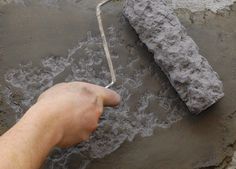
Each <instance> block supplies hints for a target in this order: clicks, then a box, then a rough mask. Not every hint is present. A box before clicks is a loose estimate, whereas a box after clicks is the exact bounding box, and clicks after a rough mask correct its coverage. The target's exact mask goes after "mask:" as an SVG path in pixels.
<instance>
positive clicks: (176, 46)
mask: <svg viewBox="0 0 236 169" xmlns="http://www.w3.org/2000/svg"><path fill="white" fill-rule="evenodd" d="M124 15H125V16H126V18H128V20H129V22H130V24H131V25H132V27H133V28H134V29H135V30H136V32H137V33H138V34H139V37H140V39H141V40H142V41H143V42H144V43H145V44H146V45H147V47H148V49H149V50H150V51H151V52H153V53H154V58H155V61H156V62H157V63H158V65H159V66H160V67H161V69H162V71H163V72H164V73H165V74H166V75H167V77H168V78H169V80H170V82H171V84H172V86H173V87H174V88H175V89H176V91H177V93H178V94H179V96H180V97H181V99H182V100H183V101H184V102H185V103H186V105H187V107H188V108H189V110H190V111H191V112H192V113H195V114H198V113H200V112H201V111H203V110H205V109H207V108H208V107H209V106H211V105H212V104H214V103H215V102H216V101H218V100H219V99H220V98H222V97H223V96H224V93H223V84H222V82H221V81H220V80H219V76H218V74H217V73H216V72H215V71H214V70H213V69H212V67H211V66H210V65H209V63H208V61H207V60H206V59H205V58H204V57H203V56H201V55H200V54H199V49H198V47H197V45H196V44H195V42H194V41H193V40H192V38H191V37H189V36H188V35H187V33H186V30H185V28H184V27H183V26H182V25H181V23H180V21H179V19H178V18H177V16H176V15H175V14H174V11H173V10H172V9H170V8H169V7H168V6H167V4H166V2H165V1H164V0H126V1H125V5H124Z"/></svg>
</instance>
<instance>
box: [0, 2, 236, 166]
mask: <svg viewBox="0 0 236 169" xmlns="http://www.w3.org/2000/svg"><path fill="white" fill-rule="evenodd" d="M18 2H19V1H18ZM95 2H96V3H95ZM98 2H100V1H99V0H95V1H94V0H81V1H72V0H71V1H70V0H68V1H59V0H58V1H54V0H51V1H43V0H42V1H34V0H32V1H21V3H15V2H10V3H9V4H4V5H2V6H1V7H0V12H1V15H0V26H1V32H0V37H1V38H0V46H1V48H0V55H1V60H0V63H1V68H0V73H1V77H0V79H2V81H1V85H0V88H1V96H0V112H1V113H0V118H1V119H0V120H1V121H4V124H2V123H1V128H3V130H5V128H7V127H5V126H2V125H6V126H10V125H12V124H13V123H14V122H15V121H17V120H19V119H20V118H21V116H22V115H23V114H24V112H25V111H26V110H27V109H28V108H29V107H30V106H31V105H32V104H33V103H34V102H35V100H36V99H37V96H38V95H39V94H40V93H41V92H42V91H44V90H46V89H47V88H49V87H51V86H52V85H53V84H56V83H59V82H63V81H68V82H69V81H75V80H78V81H86V82H91V83H95V84H99V85H102V86H106V85H107V84H108V83H109V82H110V73H109V69H108V67H107V63H106V60H105V54H104V52H103V48H102V40H101V38H100V34H99V30H98V27H97V21H96V15H95V7H96V4H97V3H98ZM122 4H123V1H118V2H111V3H109V4H107V5H106V6H105V7H104V8H103V15H102V16H103V18H104V27H105V30H106V35H107V38H108V42H109V46H110V50H111V54H112V59H113V62H114V67H115V71H116V74H117V80H118V81H117V84H116V85H114V87H113V89H114V90H115V91H117V92H118V93H119V94H121V96H122V98H123V100H122V103H121V105H120V106H118V107H117V108H114V109H113V108H109V109H106V110H105V112H104V114H103V115H102V117H101V121H100V123H99V128H98V130H97V131H96V132H95V133H94V134H93V135H92V136H91V138H90V140H89V141H87V142H84V143H82V144H80V145H78V146H76V147H73V148H70V149H58V148H56V149H55V150H54V151H53V152H52V153H51V155H50V156H49V157H48V159H47V161H46V162H45V165H44V166H43V167H42V168H45V169H60V168H61V169H78V168H79V169H85V168H86V169H111V168H116V169H118V168H120V169H137V168H138V169H150V168H152V169H159V168H171V169H179V168H182V169H190V168H201V167H207V166H218V165H219V164H220V163H221V162H222V160H223V159H224V158H225V156H231V155H232V154H231V153H230V152H231V151H229V150H232V149H231V147H230V146H228V145H231V144H232V143H233V142H234V140H236V139H235V138H236V137H235V134H234V133H233V131H235V130H234V129H236V127H235V126H234V123H233V121H234V120H235V118H236V117H235V115H234V113H233V112H234V110H236V109H235V106H234V104H232V103H233V101H232V100H233V99H234V98H235V96H234V94H236V91H235V89H234V88H233V86H234V85H235V80H234V79H232V78H230V77H231V76H233V75H234V74H235V73H234V71H232V70H231V69H225V68H224V69H222V63H225V62H224V60H225V61H229V62H226V63H225V64H226V65H228V66H227V68H228V67H230V66H231V67H234V66H233V64H234V61H232V58H233V53H234V51H233V50H234V47H233V44H234V43H232V42H234V41H233V38H231V37H234V32H233V31H231V30H232V29H233V28H234V26H233V25H234V23H232V22H228V20H230V19H227V17H223V16H222V18H220V19H219V18H217V20H219V22H217V21H216V20H215V19H214V17H215V16H214V15H211V14H208V15H209V20H207V22H208V23H207V24H206V25H201V24H199V23H197V22H196V23H193V22H192V21H191V22H190V21H189V18H188V15H191V14H189V13H185V12H183V13H179V16H180V18H181V17H182V18H181V21H183V24H184V25H185V26H186V28H187V31H188V32H189V35H190V36H192V37H193V38H194V40H196V43H197V44H198V45H199V47H200V52H203V53H204V56H206V57H207V59H208V60H209V62H210V63H211V64H212V65H213V67H214V69H215V70H216V71H217V72H218V73H219V75H220V76H221V77H223V78H222V80H223V82H224V84H225V94H226V95H225V97H224V98H223V99H222V100H221V101H220V102H219V103H218V104H217V105H214V106H213V107H211V108H210V109H209V110H207V111H206V112H205V113H204V115H200V116H196V117H195V116H192V115H190V113H189V111H188V109H187V107H186V106H185V104H184V103H183V102H182V101H181V99H180V98H179V96H178V95H177V93H176V92H175V90H174V89H173V87H172V86H171V84H170V83H169V81H168V79H167V78H166V76H165V74H164V73H163V72H162V71H161V69H160V68H159V67H158V65H157V64H156V63H155V61H154V59H153V55H152V54H151V53H149V52H148V50H147V48H146V46H145V45H144V44H142V43H141V42H140V41H139V38H138V36H137V35H136V33H135V31H134V30H133V29H132V27H131V26H130V25H129V23H128V22H127V21H126V19H125V18H124V17H123V15H122ZM208 15H207V16H208ZM16 16H17V17H16ZM228 17H230V16H228ZM231 17H233V18H234V17H236V16H235V14H234V13H233V14H232V15H231ZM212 18H213V19H212ZM231 19H232V18H231ZM192 20H193V21H195V20H197V21H199V20H200V21H202V19H201V15H200V16H197V18H194V17H193V19H192ZM204 22H205V21H204ZM221 22H222V23H224V24H227V25H228V27H227V28H222V27H221V26H217V29H210V28H211V26H212V25H221ZM15 25H17V26H15ZM231 28H232V29H231ZM221 29H222V30H224V31H223V32H222V31H221ZM229 32H230V33H229ZM206 34H208V38H207V39H204V37H205V36H206ZM214 34H217V35H218V34H220V35H219V41H220V42H221V41H224V43H217V45H219V46H217V49H216V51H214V50H212V49H213V46H214V45H213V44H212V43H209V41H210V42H214V41H215V39H214V37H215V36H214ZM202 39H204V41H203V40H202ZM217 40H218V36H217ZM226 43H227V44H229V45H228V46H227V48H226V46H224V45H223V44H226ZM230 44H231V45H230ZM215 52H216V53H215ZM231 53H232V54H231ZM223 56H224V57H225V58H224V59H223ZM229 65H230V66H229ZM235 77H236V76H235ZM232 98H233V99H232ZM8 128H9V127H8ZM193 152H194V153H193ZM176 154H178V156H176Z"/></svg>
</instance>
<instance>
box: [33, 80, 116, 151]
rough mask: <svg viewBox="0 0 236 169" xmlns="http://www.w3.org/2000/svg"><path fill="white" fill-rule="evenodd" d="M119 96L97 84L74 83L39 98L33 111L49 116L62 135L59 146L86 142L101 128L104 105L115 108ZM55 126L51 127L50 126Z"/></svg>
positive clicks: (54, 88) (49, 90)
mask: <svg viewBox="0 0 236 169" xmlns="http://www.w3.org/2000/svg"><path fill="white" fill-rule="evenodd" d="M119 102H120V96H119V95H118V94H117V93H116V92H114V91H112V90H109V89H106V88H103V87H99V86H96V85H92V84H88V83H82V82H72V83H61V84H58V85H56V86H54V87H52V88H50V89H48V90H47V91H45V92H44V93H42V94H41V95H40V97H39V98H38V101H37V103H36V104H35V105H34V106H33V107H34V109H35V108H36V109H41V110H42V111H40V112H42V114H44V115H45V116H48V118H50V119H51V120H50V121H49V122H50V123H53V124H55V125H53V126H54V127H55V130H56V132H58V134H59V135H60V137H59V140H58V141H57V146H59V147H69V146H72V145H75V144H78V143H79V142H81V141H84V140H87V139H88V138H89V135H90V134H91V132H93V131H94V130H95V129H96V128H97V125H98V120H99V117H100V116H101V114H102V112H103V107H104V106H116V105H118V104H119ZM50 125H52V124H50Z"/></svg>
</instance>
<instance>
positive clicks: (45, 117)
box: [0, 105, 60, 169]
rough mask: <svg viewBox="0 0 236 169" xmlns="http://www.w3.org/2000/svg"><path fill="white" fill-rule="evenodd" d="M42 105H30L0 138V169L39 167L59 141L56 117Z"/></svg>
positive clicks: (32, 168)
mask: <svg viewBox="0 0 236 169" xmlns="http://www.w3.org/2000/svg"><path fill="white" fill-rule="evenodd" d="M43 107H44V106H37V105H36V106H33V107H32V108H31V109H30V110H29V111H28V112H27V113H26V114H25V116H24V117H23V118H22V119H21V120H20V121H19V122H18V123H17V124H16V125H15V126H14V127H13V128H11V129H10V130H9V131H8V132H7V133H5V134H4V135H3V136H2V137H1V138H0V156H1V161H0V169H3V168H7V169H16V168H17V169H38V168H39V167H40V165H41V164H42V163H43V161H44V160H45V158H46V157H47V155H48V153H49V152H50V151H51V149H52V148H53V147H54V146H55V145H56V144H57V143H58V141H59V140H60V133H59V132H57V131H55V129H57V128H58V126H55V125H56V124H58V123H55V120H56V118H55V117H53V114H50V112H46V111H48V110H44V109H43ZM49 116H51V117H49Z"/></svg>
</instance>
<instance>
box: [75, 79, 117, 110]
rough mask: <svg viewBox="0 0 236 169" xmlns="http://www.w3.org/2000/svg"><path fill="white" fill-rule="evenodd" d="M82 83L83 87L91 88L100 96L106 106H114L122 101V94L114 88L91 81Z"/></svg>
mask: <svg viewBox="0 0 236 169" xmlns="http://www.w3.org/2000/svg"><path fill="white" fill-rule="evenodd" d="M75 83H76V82H75ZM80 84H81V85H83V87H87V88H88V89H89V90H91V91H92V92H94V93H95V94H96V95H97V96H98V97H100V98H101V99H102V101H103V105H104V106H109V107H110V106H111V107H114V106H117V105H118V104H119V103H120V101H121V97H120V95H119V94H118V93H116V92H115V91H113V90H110V89H107V88H105V87H101V86H97V85H94V84H90V83H80Z"/></svg>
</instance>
